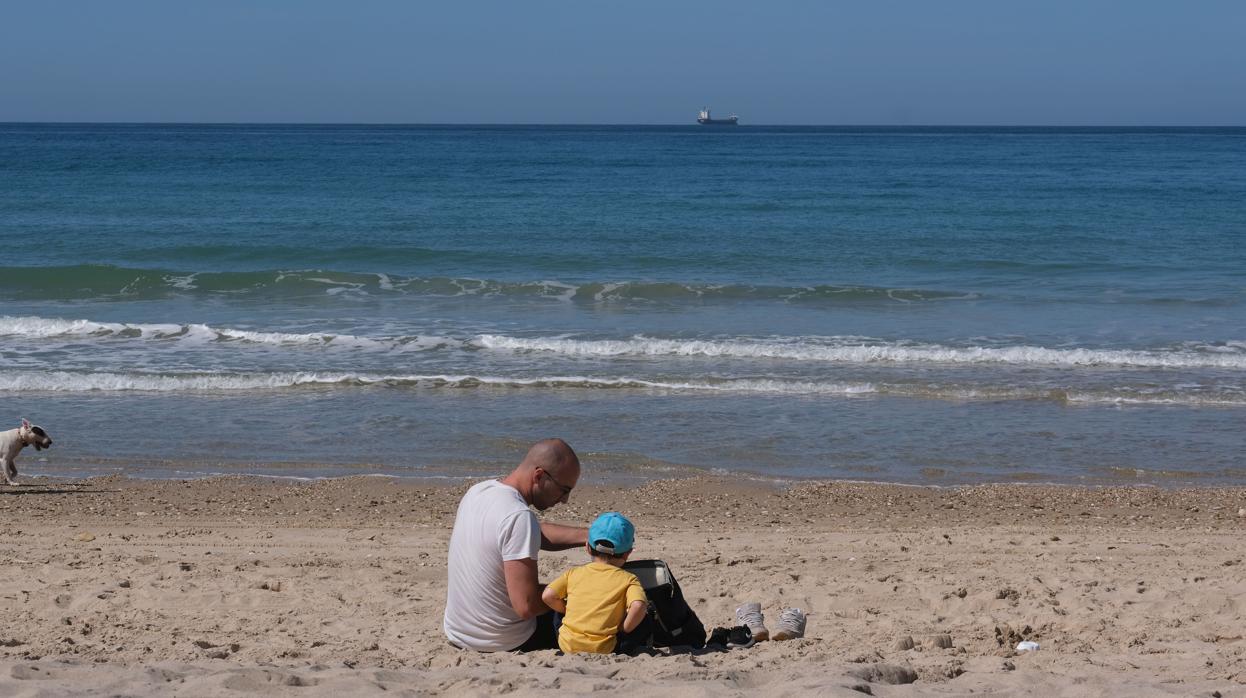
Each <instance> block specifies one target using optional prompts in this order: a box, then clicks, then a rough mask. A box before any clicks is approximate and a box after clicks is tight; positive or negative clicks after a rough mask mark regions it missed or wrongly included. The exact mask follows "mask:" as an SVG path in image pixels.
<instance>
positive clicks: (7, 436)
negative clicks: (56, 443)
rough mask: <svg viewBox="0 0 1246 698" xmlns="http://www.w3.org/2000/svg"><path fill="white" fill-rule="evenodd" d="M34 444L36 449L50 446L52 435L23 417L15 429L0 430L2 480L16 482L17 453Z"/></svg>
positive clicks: (9, 483)
mask: <svg viewBox="0 0 1246 698" xmlns="http://www.w3.org/2000/svg"><path fill="white" fill-rule="evenodd" d="M27 446H34V447H35V450H36V451H42V450H43V449H45V448H51V446H52V437H50V436H48V433H47V432H46V431H44V430H43V427H39V426H35V425H33V424H31V423H30V422H28V421H26V420H25V419H23V420H22V425H21V426H20V427H18V428H16V429H10V430H8V431H0V465H3V466H4V482H5V484H7V485H16V484H17V479H16V478H17V454H19V453H21V452H22V449H23V448H26V447H27Z"/></svg>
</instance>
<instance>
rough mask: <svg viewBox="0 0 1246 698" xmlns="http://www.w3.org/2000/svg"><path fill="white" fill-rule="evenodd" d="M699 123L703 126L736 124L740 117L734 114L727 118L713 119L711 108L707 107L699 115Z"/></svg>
mask: <svg viewBox="0 0 1246 698" xmlns="http://www.w3.org/2000/svg"><path fill="white" fill-rule="evenodd" d="M697 123H698V124H701V125H702V126H735V125H737V124H739V123H740V117H738V116H736V115H735V114H732V115H731V116H728V117H727V118H725V119H711V118H710V109H709V107H706V108H704V109H702V110H701V116H699V117H697Z"/></svg>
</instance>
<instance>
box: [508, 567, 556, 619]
mask: <svg viewBox="0 0 1246 698" xmlns="http://www.w3.org/2000/svg"><path fill="white" fill-rule="evenodd" d="M502 573H503V574H505V575H506V595H507V596H509V597H510V600H511V608H513V609H515V613H516V615H518V616H519V617H520V618H523V619H524V620H527V619H529V618H536V617H537V616H539V615H541V614H542V613H546V612H548V611H549V606H546V605H545V603H544V602H543V601H541V584H540V582H538V581H537V575H536V560H533V559H532V558H524V559H522V560H504V561H502Z"/></svg>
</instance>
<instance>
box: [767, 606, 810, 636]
mask: <svg viewBox="0 0 1246 698" xmlns="http://www.w3.org/2000/svg"><path fill="white" fill-rule="evenodd" d="M804 636H805V612H804V611H802V610H800V609H799V608H785V609H783V610H782V611H779V629H778V630H776V631H775V633H774V639H775V640H795V639H796V638H798V637H804Z"/></svg>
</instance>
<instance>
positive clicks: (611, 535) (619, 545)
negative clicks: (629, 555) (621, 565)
mask: <svg viewBox="0 0 1246 698" xmlns="http://www.w3.org/2000/svg"><path fill="white" fill-rule="evenodd" d="M635 542H636V527H635V526H633V525H632V522H631V521H628V520H627V517H626V516H624V515H622V514H620V513H619V512H617V511H607V512H606V513H604V514H602V515H601V516H598V517H597V519H596V520H594V521H593V525H592V526H589V527H588V547H590V548H592V549H593V550H596V551H597V552H599V553H604V554H606V555H622V554H623V553H626V552H628V551H630V550H631V549H632V545H633V544H634V543H635Z"/></svg>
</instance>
